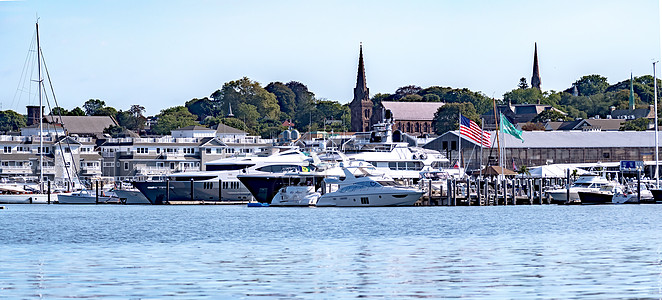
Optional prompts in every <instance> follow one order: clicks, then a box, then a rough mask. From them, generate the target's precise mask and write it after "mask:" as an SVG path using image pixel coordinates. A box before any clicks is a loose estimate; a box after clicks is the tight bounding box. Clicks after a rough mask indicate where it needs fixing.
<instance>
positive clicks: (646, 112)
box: [610, 105, 655, 129]
mask: <svg viewBox="0 0 662 300" xmlns="http://www.w3.org/2000/svg"><path fill="white" fill-rule="evenodd" d="M610 117H611V118H612V119H620V120H634V119H639V118H647V119H648V121H649V122H648V128H649V129H652V128H653V127H654V126H655V108H653V105H650V106H649V107H648V108H637V109H615V108H614V107H613V106H612V107H611V115H610Z"/></svg>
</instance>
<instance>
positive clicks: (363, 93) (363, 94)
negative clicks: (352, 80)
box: [354, 44, 370, 100]
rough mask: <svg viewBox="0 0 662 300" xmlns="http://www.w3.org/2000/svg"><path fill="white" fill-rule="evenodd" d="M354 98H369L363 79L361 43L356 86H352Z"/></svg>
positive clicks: (363, 68)
mask: <svg viewBox="0 0 662 300" xmlns="http://www.w3.org/2000/svg"><path fill="white" fill-rule="evenodd" d="M356 99H359V100H365V99H368V100H369V99H370V95H369V92H368V86H367V83H366V80H365V66H364V65H363V44H360V45H359V70H358V72H357V73H356V87H355V88H354V100H356Z"/></svg>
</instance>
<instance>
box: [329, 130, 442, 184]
mask: <svg viewBox="0 0 662 300" xmlns="http://www.w3.org/2000/svg"><path fill="white" fill-rule="evenodd" d="M373 128H374V129H373V131H372V132H359V133H356V134H355V135H354V136H353V137H352V138H351V139H350V140H348V141H346V142H344V143H343V144H342V146H340V149H341V150H342V151H343V152H344V153H345V155H347V157H349V158H350V159H352V160H363V161H366V162H368V163H370V164H372V165H373V166H375V167H376V168H377V169H380V170H382V171H383V172H387V173H388V174H389V175H390V176H392V177H393V179H395V180H398V181H401V182H407V183H412V182H416V181H418V179H419V173H420V172H421V171H425V170H441V169H442V167H443V166H444V165H447V164H448V163H449V160H448V159H447V158H446V157H445V156H444V155H443V154H441V153H440V152H439V151H435V150H430V149H424V148H420V147H412V146H410V144H409V143H408V142H405V141H403V140H404V139H405V138H404V134H402V133H400V132H399V131H396V132H397V134H393V130H392V128H393V122H392V120H385V121H384V122H382V123H378V124H375V125H374V126H373Z"/></svg>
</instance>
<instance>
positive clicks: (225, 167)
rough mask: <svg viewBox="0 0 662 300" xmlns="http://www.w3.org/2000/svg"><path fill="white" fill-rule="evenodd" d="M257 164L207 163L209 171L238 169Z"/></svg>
mask: <svg viewBox="0 0 662 300" xmlns="http://www.w3.org/2000/svg"><path fill="white" fill-rule="evenodd" d="M254 165H255V164H227V165H212V164H208V165H207V171H236V170H242V169H246V168H249V167H252V166H254Z"/></svg>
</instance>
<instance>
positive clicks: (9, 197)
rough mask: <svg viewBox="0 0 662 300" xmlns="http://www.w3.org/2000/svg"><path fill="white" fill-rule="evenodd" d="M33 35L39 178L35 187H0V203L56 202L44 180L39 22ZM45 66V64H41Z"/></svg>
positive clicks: (56, 197) (42, 90) (33, 140)
mask: <svg viewBox="0 0 662 300" xmlns="http://www.w3.org/2000/svg"><path fill="white" fill-rule="evenodd" d="M35 36H36V49H35V50H34V52H36V56H37V57H36V59H37V76H38V78H37V79H36V80H31V81H34V82H36V83H37V89H38V95H39V109H38V111H39V120H38V122H39V136H38V137H36V139H39V150H38V151H37V154H38V155H39V178H38V179H37V183H38V186H37V189H36V190H34V189H11V188H0V203H4V204H18V203H31V204H35V203H39V204H47V203H57V202H58V194H57V193H50V185H47V184H46V182H47V181H46V180H44V155H45V151H43V149H44V138H45V137H44V127H43V120H44V115H43V107H44V106H43V100H42V99H43V95H42V93H43V92H44V90H45V87H44V78H43V75H42V62H43V58H42V53H41V45H40V40H39V22H36V23H35ZM43 67H44V68H45V65H44V66H43ZM53 98H54V99H55V96H54V95H53ZM32 142H36V140H35V138H33V139H32ZM71 186H72V187H73V186H74V184H73V182H71ZM53 189H54V190H55V187H54V186H53Z"/></svg>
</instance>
